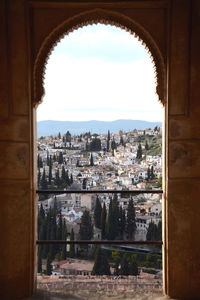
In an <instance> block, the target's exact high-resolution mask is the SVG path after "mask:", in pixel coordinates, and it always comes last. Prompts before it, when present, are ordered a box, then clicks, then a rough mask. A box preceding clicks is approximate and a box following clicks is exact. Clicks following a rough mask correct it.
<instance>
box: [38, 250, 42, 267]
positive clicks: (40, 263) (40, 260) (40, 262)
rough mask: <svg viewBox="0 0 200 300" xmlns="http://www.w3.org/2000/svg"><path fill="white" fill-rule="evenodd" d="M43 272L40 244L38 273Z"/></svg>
mask: <svg viewBox="0 0 200 300" xmlns="http://www.w3.org/2000/svg"><path fill="white" fill-rule="evenodd" d="M41 272H42V250H41V247H40V246H39V249H38V273H41Z"/></svg>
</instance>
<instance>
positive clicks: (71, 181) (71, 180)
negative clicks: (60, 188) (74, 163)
mask: <svg viewBox="0 0 200 300" xmlns="http://www.w3.org/2000/svg"><path fill="white" fill-rule="evenodd" d="M73 182H74V180H73V175H72V174H71V176H70V185H72V183H73Z"/></svg>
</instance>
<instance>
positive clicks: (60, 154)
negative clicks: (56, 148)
mask: <svg viewBox="0 0 200 300" xmlns="http://www.w3.org/2000/svg"><path fill="white" fill-rule="evenodd" d="M58 163H59V164H60V165H61V164H63V153H62V151H60V152H59V158H58Z"/></svg>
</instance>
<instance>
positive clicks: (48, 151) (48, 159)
mask: <svg viewBox="0 0 200 300" xmlns="http://www.w3.org/2000/svg"><path fill="white" fill-rule="evenodd" d="M47 166H49V151H47Z"/></svg>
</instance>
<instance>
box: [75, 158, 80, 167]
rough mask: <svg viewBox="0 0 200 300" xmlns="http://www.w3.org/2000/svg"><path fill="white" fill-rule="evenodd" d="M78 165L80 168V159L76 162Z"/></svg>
mask: <svg viewBox="0 0 200 300" xmlns="http://www.w3.org/2000/svg"><path fill="white" fill-rule="evenodd" d="M76 167H77V168H79V167H80V161H79V159H77V162H76Z"/></svg>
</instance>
